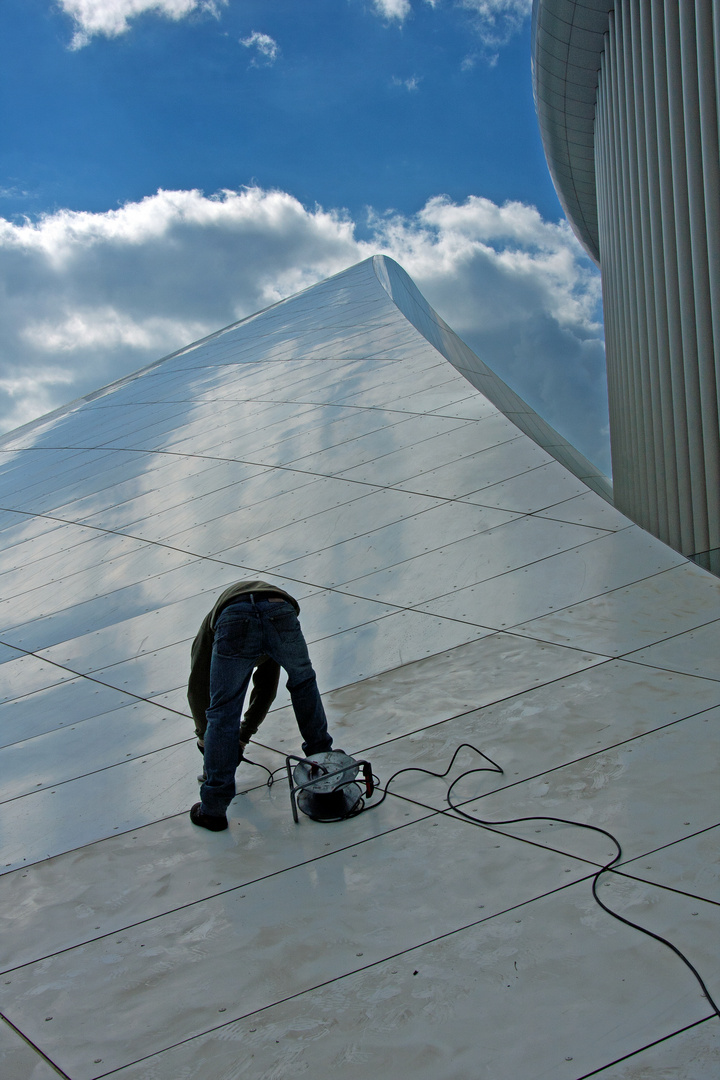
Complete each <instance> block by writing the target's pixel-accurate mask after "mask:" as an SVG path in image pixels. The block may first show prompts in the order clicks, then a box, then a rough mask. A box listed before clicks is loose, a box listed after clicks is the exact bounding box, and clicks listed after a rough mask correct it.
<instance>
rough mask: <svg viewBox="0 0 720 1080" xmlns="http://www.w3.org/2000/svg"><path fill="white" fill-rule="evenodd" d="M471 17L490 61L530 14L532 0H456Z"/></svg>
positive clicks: (492, 60)
mask: <svg viewBox="0 0 720 1080" xmlns="http://www.w3.org/2000/svg"><path fill="white" fill-rule="evenodd" d="M458 3H459V6H460V7H462V8H465V10H467V11H469V12H470V13H471V15H472V17H473V23H474V27H475V31H476V33H477V35H478V37H479V39H480V42H481V44H482V46H483V48H484V51H485V55H486V56H487V58H488V59H489V60H490V61H491V62H495V61H496V60H497V52H498V49H500V48H501V47H502V46H503V45H506V44H507V43H508V41H509V40H510V38H511V37H512V36H513V35H514V34H516V33H517V32H518V30H519V29H520V28H521V26H522V25H523V23H524V22H525V20H526V19H527V18H528V17H529V16H530V15H531V14H532V0H458Z"/></svg>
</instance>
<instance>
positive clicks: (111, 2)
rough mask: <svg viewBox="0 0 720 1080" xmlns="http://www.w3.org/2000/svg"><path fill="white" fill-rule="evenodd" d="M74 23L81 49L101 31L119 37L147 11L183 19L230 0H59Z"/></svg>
mask: <svg viewBox="0 0 720 1080" xmlns="http://www.w3.org/2000/svg"><path fill="white" fill-rule="evenodd" d="M58 3H59V5H60V7H61V8H62V10H63V11H65V12H66V14H68V15H69V16H70V17H71V18H72V20H73V23H74V24H75V33H74V35H73V39H72V43H71V48H73V49H81V48H82V47H83V45H87V44H88V42H89V41H90V40H91V39H92V38H93V37H95V36H97V35H98V34H102V35H103V36H104V37H117V36H118V35H120V34H125V33H127V31H128V30H129V29H130V25H129V20H130V19H132V18H134V17H135V16H136V15H142V14H144V13H145V12H147V11H150V12H153V13H154V14H156V15H164V16H165V17H166V18H168V19H175V20H177V19H183V18H185V17H186V16H187V15H189V14H190V13H191V12H193V11H207V12H209V13H211V14H217V12H218V10H219V8H220V7H224V6H226V5H227V3H228V0H58Z"/></svg>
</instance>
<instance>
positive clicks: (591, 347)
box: [0, 188, 608, 468]
mask: <svg viewBox="0 0 720 1080" xmlns="http://www.w3.org/2000/svg"><path fill="white" fill-rule="evenodd" d="M369 224H370V238H369V239H367V240H362V241H360V240H358V239H357V237H356V234H355V226H354V223H353V222H352V221H351V220H350V219H349V218H348V217H347V215H345V214H343V213H341V212H335V211H328V210H323V209H322V208H318V207H316V208H315V209H312V210H310V209H307V208H306V207H304V206H302V205H301V204H300V203H299V202H298V201H297V200H296V199H294V198H293V197H292V196H290V195H288V194H286V193H284V192H279V191H264V190H262V189H260V188H250V189H245V190H241V191H223V192H220V193H218V194H217V195H215V196H206V195H203V194H202V193H201V192H199V191H160V192H158V193H157V194H156V195H153V196H149V197H148V198H146V199H143V200H142V201H141V202H137V203H129V204H127V205H125V206H123V207H121V208H120V209H118V210H111V211H108V212H107V213H103V214H99V213H98V214H92V213H87V212H76V211H69V210H63V211H58V212H57V213H55V214H51V215H47V216H45V217H43V218H41V219H39V220H38V221H37V222H29V221H28V222H25V223H24V224H16V223H11V222H9V221H3V220H2V219H0V336H2V338H3V340H4V342H5V349H4V353H3V356H2V359H1V360H0V430H10V429H11V428H12V427H14V426H16V425H17V424H19V423H22V422H25V421H26V420H29V419H31V418H32V417H33V416H36V415H41V414H42V413H43V412H46V411H47V410H49V409H51V408H55V407H57V406H59V405H61V404H63V403H64V402H65V401H69V400H71V399H72V398H74V397H77V396H79V395H81V394H84V393H88V392H89V391H91V390H93V389H97V388H98V387H100V386H103V385H104V384H106V383H108V382H110V381H111V380H113V379H116V378H119V377H120V376H122V375H124V374H128V373H129V372H131V371H134V370H135V369H137V368H139V367H141V366H143V365H144V364H147V363H149V362H151V361H152V360H155V359H157V358H158V357H160V356H162V355H164V354H166V353H168V352H171V351H172V350H174V349H176V348H180V347H181V346H183V345H186V344H188V343H189V342H191V341H193V340H197V339H198V338H199V337H202V336H204V335H205V334H207V333H210V332H212V331H213V330H217V329H220V328H221V327H223V326H226V325H227V324H229V323H231V322H234V321H235V320H237V319H240V318H242V317H244V316H245V315H249V314H252V313H253V312H255V311H258V310H260V309H261V308H263V307H266V306H267V305H268V304H271V303H273V302H275V301H276V300H279V299H281V298H282V297H284V296H288V295H290V294H292V293H293V292H296V291H298V290H299V289H302V288H305V287H306V286H308V285H312V284H313V283H314V282H316V281H318V280H320V279H322V278H324V277H327V276H329V275H331V274H333V273H336V272H338V271H340V270H343V269H345V268H346V267H347V266H350V265H352V264H353V263H355V262H358V261H359V260H361V259H364V258H367V257H368V256H369V255H371V254H374V253H375V252H378V251H382V252H384V253H386V254H388V255H391V256H392V257H393V258H395V259H397V261H398V262H399V263H400V264H401V265H402V266H404V268H405V269H406V270H407V271H408V273H409V274H410V276H411V277H412V278H413V279H414V280H415V281H416V283H417V285H418V287H419V288H420V290H421V291H422V292H423V293H424V294H425V296H426V297H427V299H428V300H429V302H430V303H431V304H432V305H433V306H434V307H435V308H437V310H438V311H439V313H440V314H441V315H442V316H443V318H445V319H446V320H447V322H448V323H449V324H450V326H452V327H453V329H454V330H456V331H457V332H458V333H459V334H460V335H461V336H462V337H463V338H464V339H465V340H466V341H467V343H468V344H469V345H470V346H471V347H472V348H474V349H475V351H476V352H477V353H478V354H479V355H480V356H481V357H482V358H483V359H484V360H485V361H486V362H487V363H488V364H489V365H490V366H491V367H492V368H494V370H496V371H497V372H498V374H499V375H501V377H503V378H505V379H506V380H507V381H508V382H509V383H510V384H511V385H512V386H513V387H514V388H515V389H516V390H517V391H518V392H519V393H520V394H521V396H523V397H524V398H526V400H528V402H529V403H530V404H531V405H532V406H533V407H535V408H536V409H537V410H538V411H539V412H540V413H541V414H542V415H543V416H544V417H545V418H546V419H547V420H548V421H549V422H550V423H552V424H554V425H555V426H556V427H559V428H560V429H561V431H562V432H563V434H565V435H567V437H568V438H570V439H571V441H573V442H574V443H576V445H579V447H580V449H582V450H583V451H584V452H585V453H587V454H588V455H589V456H592V457H593V458H594V459H596V460H599V461H600V463H601V464H602V465H603V467H606V468H607V467H608V466H607V459H606V457H605V458H603V454H604V453H605V452H606V439H605V435H604V434H603V429H604V428H605V427H606V426H607V416H606V407H605V388H604V362H603V361H604V357H603V347H602V329H601V326H600V323H599V304H600V292H599V278H598V274H597V271H596V270H595V269H594V267H592V265H591V264H590V262H589V260H588V259H587V258H586V257H585V256H584V254H583V253H582V251H581V249H580V246H579V244H578V243H577V241H576V240H575V238H574V237H573V235H572V233H571V231H570V229H569V228H568V226H567V225H565V224H564V223H563V224H554V223H552V222H547V221H544V220H543V218H542V217H541V216H540V214H539V213H538V211H537V210H535V209H534V208H533V207H531V206H525V205H523V204H521V203H506V204H505V205H503V206H498V205H496V204H495V203H493V202H491V201H490V200H489V199H483V198H478V197H474V198H470V199H468V200H466V201H465V202H464V203H462V204H457V203H453V202H451V201H450V200H449V199H447V198H444V197H438V198H434V199H431V200H430V201H429V202H428V203H427V204H426V206H425V207H424V208H423V209H422V211H421V212H420V213H419V214H417V215H415V216H413V217H404V216H401V215H383V216H376V217H375V218H373V219H372V220H371V221H370V223H369Z"/></svg>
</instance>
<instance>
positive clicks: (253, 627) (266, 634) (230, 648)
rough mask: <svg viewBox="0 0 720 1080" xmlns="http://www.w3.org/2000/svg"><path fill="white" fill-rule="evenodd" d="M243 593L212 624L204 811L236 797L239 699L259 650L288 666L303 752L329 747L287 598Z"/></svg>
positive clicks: (213, 810) (209, 811)
mask: <svg viewBox="0 0 720 1080" xmlns="http://www.w3.org/2000/svg"><path fill="white" fill-rule="evenodd" d="M261 596H262V594H259V593H255V594H254V597H253V598H251V597H250V596H249V595H248V596H242V597H240V598H239V599H238V600H234V601H233V602H232V603H231V604H228V605H227V607H224V608H223V610H222V611H221V612H220V615H219V616H218V620H217V624H216V626H215V640H214V642H213V650H212V659H211V661H210V705H209V707H208V709H207V714H206V715H207V730H206V732H205V755H204V756H205V772H206V774H207V780H206V781H205V782H204V784H203V785H202V787H201V788H200V798H201V799H202V808H203V812H204V813H206V814H216V815H223V814H224V813H225V811H226V810H227V807H228V806H229V804H230V802H231V801H232V799H233V798H234V797H235V770H236V768H237V764H238V732H239V730H240V719H241V716H242V706H243V700H244V698H245V691H246V690H247V687H248V683H249V682H250V676H251V675H252V671H253V668H254V666H255V663H256V661H257V659H258V657H259V656H262V655H263V654H265V655H266V656H271V657H272V659H273V660H276V661H277V663H278V664H280V666H281V667H283V668H284V669H285V671H286V672H287V676H288V680H287V688H288V690H289V691H290V697H291V700H292V705H293V709H294V711H295V718H296V720H297V723H298V727H299V728H300V734H301V735H302V738H303V744H302V748H303V753H304V754H306V755H310V754H319V753H321V752H322V751H323V750H330V749H331V747H332V739H331V737H330V735H329V734H328V728H327V719H326V717H325V710H324V708H323V704H322V701H321V699H320V692H319V691H318V688H317V680H316V678H315V672H314V671H313V668H312V664H311V663H310V657H309V655H308V649H307V644H306V642H305V638H304V637H303V632H302V630H301V629H300V623H299V622H298V618H297V615H296V614H295V609H294V608H293V607H292V605H291V604H288V603H287V601H285V600H281V601H278V600H263V599H262V598H261Z"/></svg>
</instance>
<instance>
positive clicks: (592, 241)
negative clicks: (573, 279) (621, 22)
mask: <svg viewBox="0 0 720 1080" xmlns="http://www.w3.org/2000/svg"><path fill="white" fill-rule="evenodd" d="M614 7H615V2H614V0H535V4H534V8H533V33H532V63H533V89H534V94H535V105H536V108H537V114H538V122H539V124H540V132H541V135H542V141H543V146H544V147H545V155H546V157H547V162H548V166H549V168H550V173H551V175H552V178H553V183H554V184H555V188H556V190H557V193H558V196H559V198H560V202H561V203H562V206H563V209H564V210H565V213H566V214H567V216H568V219H569V221H570V224H571V225H572V227H573V229H574V231H575V233H576V235H577V236H578V238H579V239H580V241H581V242H582V243H583V244H584V246H585V247H586V248H587V250H588V251H589V253H590V254H591V255H592V257H593V258H594V259H595V260H596V261H599V249H598V221H597V198H596V193H595V154H594V126H595V96H596V92H597V81H598V80H597V73H598V68H599V67H600V56H601V54H602V52H603V49H604V35H605V32H606V31H607V28H608V13H609V12H610V11H612V9H613V8H614Z"/></svg>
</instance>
